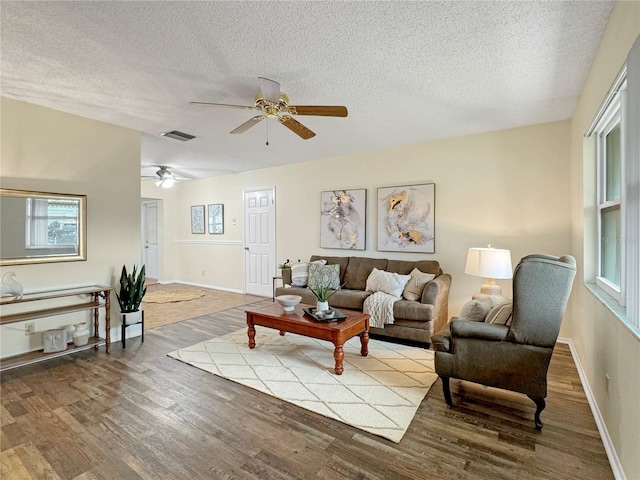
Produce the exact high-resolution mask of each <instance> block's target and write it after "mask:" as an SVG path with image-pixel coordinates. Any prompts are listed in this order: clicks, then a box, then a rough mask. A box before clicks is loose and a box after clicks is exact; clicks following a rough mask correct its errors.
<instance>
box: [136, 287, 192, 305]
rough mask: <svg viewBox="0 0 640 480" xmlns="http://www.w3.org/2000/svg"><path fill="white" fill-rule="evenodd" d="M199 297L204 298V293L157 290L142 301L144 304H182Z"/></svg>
mask: <svg viewBox="0 0 640 480" xmlns="http://www.w3.org/2000/svg"><path fill="white" fill-rule="evenodd" d="M200 297H204V292H203V291H202V290H193V289H179V290H158V291H156V292H149V293H147V294H146V295H145V296H144V299H143V300H142V301H143V302H145V303H171V302H184V301H187V300H193V299H195V298H200Z"/></svg>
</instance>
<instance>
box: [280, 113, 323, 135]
mask: <svg viewBox="0 0 640 480" xmlns="http://www.w3.org/2000/svg"><path fill="white" fill-rule="evenodd" d="M278 121H279V122H280V123H281V124H283V125H284V126H285V127H287V128H288V129H289V130H291V131H292V132H293V133H295V134H296V135H299V136H300V137H301V138H303V139H305V140H309V139H310V138H313V137H315V136H316V134H315V133H313V132H312V131H311V130H309V129H308V128H307V127H305V126H304V125H303V124H301V123H300V122H299V121H297V120H296V119H294V118H293V117H290V116H289V115H283V116H282V117H278Z"/></svg>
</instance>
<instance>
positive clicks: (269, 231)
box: [244, 188, 276, 297]
mask: <svg viewBox="0 0 640 480" xmlns="http://www.w3.org/2000/svg"><path fill="white" fill-rule="evenodd" d="M275 212H276V205H275V188H270V189H260V190H245V191H244V219H245V220H244V239H245V240H244V250H245V256H244V257H245V261H244V265H245V276H244V282H245V292H246V293H248V294H250V295H259V296H263V297H271V296H272V294H273V277H274V276H275V272H276V213H275Z"/></svg>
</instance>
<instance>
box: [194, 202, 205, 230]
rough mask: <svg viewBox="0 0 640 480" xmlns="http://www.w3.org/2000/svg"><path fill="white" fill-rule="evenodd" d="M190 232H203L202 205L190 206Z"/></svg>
mask: <svg viewBox="0 0 640 480" xmlns="http://www.w3.org/2000/svg"><path fill="white" fill-rule="evenodd" d="M191 233H204V205H193V206H192V207H191Z"/></svg>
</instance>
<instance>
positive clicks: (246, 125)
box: [231, 115, 267, 133]
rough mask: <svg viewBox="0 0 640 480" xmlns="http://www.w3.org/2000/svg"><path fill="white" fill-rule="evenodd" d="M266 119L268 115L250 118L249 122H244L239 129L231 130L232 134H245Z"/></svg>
mask: <svg viewBox="0 0 640 480" xmlns="http://www.w3.org/2000/svg"><path fill="white" fill-rule="evenodd" d="M265 118H267V116H266V115H256V116H255V117H253V118H250V119H249V120H247V121H246V122H244V123H243V124H242V125H240V126H239V127H237V128H234V129H233V130H231V133H244V132H246V131H247V130H249V129H250V128H251V127H253V126H254V125H256V124H257V123H258V122H260V121H262V120H264V119H265Z"/></svg>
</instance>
